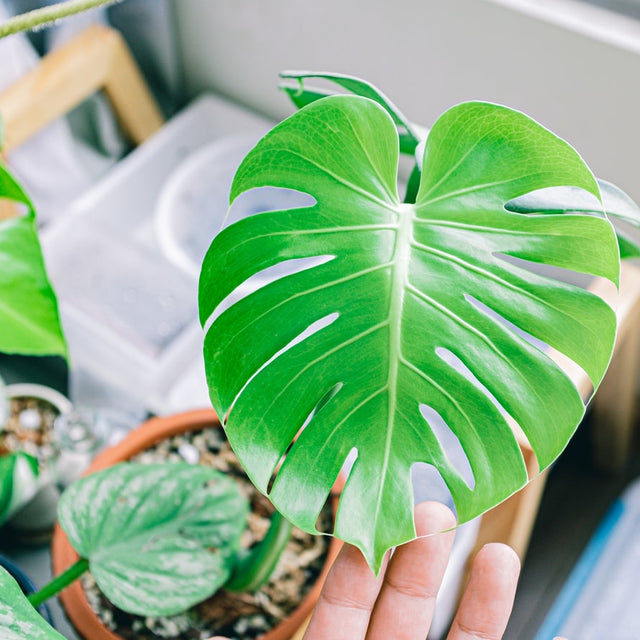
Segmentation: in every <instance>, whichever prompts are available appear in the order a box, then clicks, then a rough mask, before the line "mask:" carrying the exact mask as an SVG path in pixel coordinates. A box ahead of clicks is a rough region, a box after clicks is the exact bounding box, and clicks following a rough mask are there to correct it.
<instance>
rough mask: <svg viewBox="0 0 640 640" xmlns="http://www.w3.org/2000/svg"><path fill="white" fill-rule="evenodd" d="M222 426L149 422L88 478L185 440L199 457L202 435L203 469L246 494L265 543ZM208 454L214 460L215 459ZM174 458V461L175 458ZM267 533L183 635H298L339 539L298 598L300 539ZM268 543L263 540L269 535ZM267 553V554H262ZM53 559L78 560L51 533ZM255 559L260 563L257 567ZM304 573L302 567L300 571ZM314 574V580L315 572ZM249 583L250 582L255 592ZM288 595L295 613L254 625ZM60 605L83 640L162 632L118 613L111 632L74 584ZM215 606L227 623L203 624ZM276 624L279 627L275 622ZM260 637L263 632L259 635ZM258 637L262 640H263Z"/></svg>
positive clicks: (196, 416) (201, 419) (187, 417)
mask: <svg viewBox="0 0 640 640" xmlns="http://www.w3.org/2000/svg"><path fill="white" fill-rule="evenodd" d="M219 427H220V423H219V421H218V418H217V416H216V415H215V412H214V411H213V410H211V409H203V410H195V411H189V412H186V413H184V414H177V415H173V416H167V417H157V418H152V419H151V420H149V421H148V422H147V423H145V424H144V425H142V426H141V427H139V428H137V429H136V430H134V431H133V432H132V433H131V434H130V436H128V437H127V438H126V439H125V440H124V441H122V442H121V443H119V444H118V445H116V446H115V447H111V448H110V449H107V450H105V451H104V452H103V453H101V454H100V455H99V456H98V457H97V458H96V459H95V460H94V462H93V463H92V465H91V466H90V468H89V470H88V472H89V473H91V472H95V471H100V470H102V469H104V468H107V467H109V466H111V465H113V464H117V463H119V462H122V461H123V460H129V459H140V460H144V461H145V462H149V461H152V460H153V459H154V456H153V455H152V456H150V455H149V451H150V450H152V449H153V448H154V447H155V446H157V445H160V446H161V448H162V449H163V450H164V451H165V452H166V451H167V450H168V449H169V448H170V449H171V450H174V451H179V450H180V449H181V448H182V447H183V446H184V442H185V440H186V441H188V442H190V443H193V445H196V444H197V446H198V448H200V449H201V450H203V436H204V434H205V433H206V434H207V435H206V439H207V440H208V441H209V443H210V445H211V444H212V443H216V444H215V445H214V447H213V449H209V450H207V449H206V447H205V448H204V451H205V453H204V454H203V455H202V460H201V462H202V463H203V464H207V465H211V464H213V465H215V467H216V468H217V469H218V470H219V471H223V472H224V473H226V474H228V475H229V477H233V478H234V480H235V481H237V482H238V483H239V486H240V487H241V490H242V493H243V495H244V496H245V497H248V498H249V499H250V502H251V509H252V511H253V514H252V519H251V523H250V527H251V528H252V529H253V530H254V531H258V532H260V533H259V536H262V535H263V534H262V532H261V530H262V527H264V526H265V525H266V523H267V522H268V519H267V518H268V515H267V514H266V513H265V511H264V510H265V507H266V504H265V500H264V499H262V498H261V497H259V494H257V492H255V491H253V490H252V488H251V487H250V483H249V482H248V480H247V479H245V478H244V477H243V474H241V468H240V467H239V466H238V465H237V461H236V460H235V457H234V456H232V455H231V452H230V450H228V445H226V444H223V446H222V449H220V450H217V443H221V442H224V438H222V432H221V430H220V429H219ZM203 430H204V431H203ZM217 432H219V434H220V435H216V434H217ZM194 434H196V435H195V437H193V435H194ZM198 441H199V442H198ZM211 454H213V457H212V455H211ZM172 455H175V453H174V454H172ZM276 517H278V516H276ZM283 525H284V526H283ZM270 533H271V538H272V540H271V541H270V542H269V544H262V545H261V546H260V547H257V548H255V550H254V553H253V554H252V559H244V560H242V562H241V565H242V566H241V567H240V571H238V572H236V579H234V580H233V581H232V582H231V583H227V584H226V585H225V587H224V588H225V592H224V593H223V594H219V595H218V596H216V597H214V598H213V599H211V600H210V601H208V602H207V603H206V604H204V605H203V606H199V607H198V609H197V611H193V612H192V614H190V617H191V616H193V617H191V621H192V622H191V627H190V629H189V630H187V629H186V628H182V630H181V631H180V633H185V634H188V633H195V632H196V629H197V630H198V632H200V633H205V632H207V630H208V634H207V635H211V634H212V633H213V634H214V635H215V633H216V632H218V633H219V632H220V631H221V630H222V631H223V632H224V633H223V635H229V636H232V635H236V633H239V634H240V637H255V634H256V631H257V629H258V628H259V627H263V628H267V629H269V628H270V629H271V630H270V631H269V632H268V633H267V635H266V638H269V639H271V638H273V639H274V640H275V639H276V638H287V637H289V636H290V635H291V634H292V633H293V632H294V631H295V629H296V628H297V627H298V626H299V625H300V624H301V622H302V621H303V620H304V619H305V618H306V616H307V615H308V614H309V613H310V611H311V609H312V607H313V605H314V603H315V600H316V599H317V597H318V594H319V591H320V587H321V584H322V582H323V580H324V576H325V575H326V573H327V572H328V569H329V566H330V564H331V562H332V559H333V557H335V555H336V553H337V551H338V548H339V544H338V541H337V540H336V539H332V540H331V542H330V546H329V548H328V553H327V556H326V560H325V561H324V562H323V565H322V567H323V568H322V571H321V572H320V574H319V577H318V578H317V579H314V580H313V581H312V583H311V584H310V585H308V586H307V587H306V588H304V587H303V588H304V589H305V592H304V593H300V591H299V589H300V586H299V585H297V584H296V583H294V582H291V577H290V575H291V574H292V573H295V572H296V571H293V567H292V566H291V564H290V563H292V562H293V561H294V555H298V554H299V553H300V547H299V545H300V544H301V537H300V533H299V532H298V533H295V532H294V535H293V537H294V540H292V541H291V542H289V541H288V539H289V537H290V536H291V534H292V532H291V528H290V527H289V526H288V525H287V524H286V523H282V521H279V524H276V526H274V527H271V529H270ZM254 535H255V533H254ZM274 538H276V540H275V542H276V544H275V545H274V544H273V542H274ZM265 539H268V536H267V537H266V538H265ZM244 542H245V544H247V543H248V542H249V541H248V540H246V539H245V540H244ZM326 545H329V543H328V542H327V543H326ZM314 546H317V544H314ZM322 546H325V545H322ZM282 547H285V556H286V557H285V558H283V560H284V563H282V562H280V563H279V568H278V571H277V572H276V574H275V576H274V577H273V578H272V579H269V581H268V584H267V586H266V588H263V589H260V591H259V592H258V593H257V596H256V599H255V605H256V606H254V605H253V602H254V601H253V599H252V597H251V596H250V594H251V593H252V592H253V591H255V587H256V586H257V585H258V584H259V582H260V581H261V580H265V579H267V578H269V574H270V573H271V571H272V569H273V562H274V561H275V560H276V558H277V556H278V554H279V552H280V549H281V548H282ZM274 549H275V550H276V552H275V553H273V551H274ZM265 551H266V552H267V553H265ZM310 551H311V549H306V550H303V551H302V555H304V556H307V560H302V564H301V567H302V568H303V569H302V570H303V573H305V574H310V573H312V571H311V569H312V567H311V566H310V565H309V564H308V562H309V559H308V556H309V554H310ZM314 555H315V554H314ZM52 556H53V557H52V559H53V568H54V571H55V572H56V573H61V572H62V571H63V570H64V569H66V568H68V567H69V566H72V565H73V564H74V563H76V562H77V560H78V554H77V553H76V552H75V551H74V548H73V547H72V546H71V544H70V543H69V540H68V539H67V538H66V536H65V535H64V534H63V532H62V530H61V529H60V528H58V529H57V530H56V532H55V535H54V540H53V553H52ZM256 559H257V560H258V562H255V560H256ZM318 559H320V556H318ZM296 561H297V558H296ZM251 564H253V569H252V568H251V567H250V566H249V565H251ZM314 564H317V562H314ZM305 566H306V568H304V567H305ZM318 568H319V567H318ZM313 573H315V570H314V571H313ZM281 582H283V583H284V584H287V583H288V587H286V589H285V591H284V593H283V594H279V593H275V590H276V589H277V590H278V591H280V590H281V587H280V586H279V583H281ZM251 583H253V585H252V584H251ZM292 588H293V589H294V592H295V596H296V597H295V599H294V600H297V601H298V604H295V609H293V610H292V612H291V613H289V614H287V615H286V617H283V618H277V619H276V618H273V616H272V614H271V613H270V614H269V618H270V619H269V626H266V627H265V624H266V623H267V620H264V621H262V622H258V621H254V619H255V618H256V616H258V617H262V616H264V614H265V612H272V611H273V609H275V608H281V605H280V604H279V603H278V601H277V600H275V599H274V598H275V597H276V596H280V597H283V596H284V594H286V592H287V591H291V590H292ZM230 589H231V590H230ZM90 591H91V590H90ZM266 599H270V601H271V604H270V605H268V606H266V605H265V600H266ZM61 600H62V603H63V605H64V607H65V609H66V612H67V615H68V616H69V619H70V620H71V621H72V623H73V624H74V626H75V627H76V629H77V630H78V631H79V632H80V633H81V634H82V635H83V636H84V637H90V638H92V640H93V639H95V640H114V639H116V638H120V637H121V636H120V633H124V632H125V631H126V629H127V626H128V625H130V624H132V625H138V624H139V625H141V626H140V629H139V630H138V633H139V634H140V635H142V633H143V632H144V633H149V631H148V630H147V625H149V626H150V627H154V626H155V627H162V626H163V625H161V624H158V623H157V622H155V621H150V622H147V621H143V620H137V619H135V618H130V617H129V616H123V615H121V614H120V613H118V614H117V619H118V622H117V624H116V625H107V624H106V623H105V622H104V620H105V618H106V617H108V613H109V612H108V611H107V616H105V613H104V608H103V612H102V613H100V614H98V609H97V608H96V602H95V596H93V595H92V594H91V593H89V595H87V594H86V592H85V591H84V590H83V587H82V585H81V584H80V583H79V582H76V583H74V584H72V585H71V587H70V588H69V589H67V590H65V591H64V592H62V593H61ZM291 606H294V604H293V603H292V605H291ZM220 607H223V608H224V610H225V611H224V617H225V618H228V620H227V621H226V622H223V621H216V620H214V619H211V621H208V618H209V616H210V615H212V614H213V615H214V616H215V612H216V611H217V610H218V609H220ZM236 607H238V608H239V612H240V615H239V616H238V622H237V623H236V622H232V621H231V618H232V617H233V611H234V609H235V608H236ZM260 611H262V613H260ZM276 620H279V622H277V621H276ZM158 622H160V621H158ZM169 624H170V625H171V626H174V627H181V626H183V625H188V624H189V621H188V620H185V617H184V616H178V619H175V618H169V619H168V623H167V626H168V625H169ZM243 624H246V625H248V626H247V628H246V629H245V630H244V631H243V632H233V630H232V628H233V627H237V628H240V627H242V625H243ZM271 625H272V626H271ZM262 633H264V631H263V632H262ZM262 633H260V636H261V637H262ZM189 637H191V636H189Z"/></svg>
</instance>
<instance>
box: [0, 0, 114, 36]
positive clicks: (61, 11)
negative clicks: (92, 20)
mask: <svg viewBox="0 0 640 640" xmlns="http://www.w3.org/2000/svg"><path fill="white" fill-rule="evenodd" d="M114 2H120V0H64V1H63V2H58V3H57V4H54V5H51V6H48V7H42V8H41V9H34V10H33V11H27V12H26V13H20V14H18V15H17V16H14V17H13V18H9V19H8V20H5V21H4V22H3V23H2V24H0V38H4V37H6V36H10V35H12V34H14V33H19V32H21V31H28V30H29V29H38V28H41V27H45V26H47V25H50V24H52V23H54V22H56V21H57V20H60V19H62V18H67V17H68V16H72V15H74V14H76V13H80V12H82V11H87V10H88V9H95V8H97V7H100V6H102V5H107V4H113V3H114Z"/></svg>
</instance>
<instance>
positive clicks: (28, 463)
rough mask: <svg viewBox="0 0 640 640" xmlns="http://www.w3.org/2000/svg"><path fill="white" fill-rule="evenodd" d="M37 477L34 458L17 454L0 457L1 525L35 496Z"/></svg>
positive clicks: (20, 453) (36, 466) (36, 462)
mask: <svg viewBox="0 0 640 640" xmlns="http://www.w3.org/2000/svg"><path fill="white" fill-rule="evenodd" d="M37 477H38V461H37V460H36V459H35V458H34V457H33V456H30V455H28V454H26V453H22V452H16V453H8V454H6V455H4V456H1V457H0V524H2V523H3V522H4V521H5V520H6V519H7V518H8V517H9V516H10V515H11V514H12V513H13V512H14V511H15V510H16V509H18V508H19V507H20V506H21V505H22V504H24V503H25V502H26V501H28V500H29V499H30V498H31V497H32V496H33V495H34V493H35V491H36V488H37Z"/></svg>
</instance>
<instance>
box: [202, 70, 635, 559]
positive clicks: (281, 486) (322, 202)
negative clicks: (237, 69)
mask: <svg viewBox="0 0 640 640" xmlns="http://www.w3.org/2000/svg"><path fill="white" fill-rule="evenodd" d="M314 75H315V76H320V77H323V78H328V79H330V80H333V81H334V82H337V83H338V84H339V85H340V86H341V87H343V88H346V89H347V90H350V91H353V92H355V93H358V94H361V95H329V96H327V95H323V94H322V93H321V92H317V91H315V90H306V89H305V88H304V87H302V88H300V87H299V86H298V87H295V88H293V89H289V93H290V95H291V96H292V97H293V98H294V100H295V101H296V102H297V104H298V105H299V106H302V107H303V108H302V109H301V110H300V111H298V112H297V113H296V114H294V115H293V116H291V117H290V118H288V119H287V120H285V121H284V122H282V123H280V124H279V125H277V126H276V127H275V128H274V129H273V130H272V131H271V132H270V133H269V134H267V135H266V136H265V137H264V138H263V139H262V140H261V141H260V142H259V143H258V145H257V146H256V147H255V148H254V149H253V150H252V151H251V152H250V153H249V154H248V156H247V157H246V158H245V160H244V161H243V163H242V164H241V166H240V168H239V169H238V172H237V173H236V176H235V179H234V182H233V185H232V188H231V195H230V202H231V203H233V201H234V200H235V199H236V198H237V197H239V196H240V195H241V194H242V193H244V192H246V191H248V190H250V189H253V188H257V187H262V186H272V187H281V188H288V189H295V190H298V191H302V192H304V193H306V194H309V195H311V196H312V197H313V198H314V199H315V204H314V205H313V206H310V207H307V208H303V209H294V210H288V211H276V212H265V213H262V214H259V215H257V216H254V217H251V218H247V219H244V220H241V221H239V222H237V223H236V224H234V225H231V226H229V227H228V228H226V229H224V230H223V231H222V232H221V233H220V234H219V235H218V236H217V237H216V238H215V239H214V241H213V243H212V245H211V248H210V250H209V252H208V254H207V256H206V258H205V260H204V263H203V267H202V273H201V278H200V293H199V296H200V315H201V322H202V324H203V326H204V327H205V329H206V331H207V336H206V341H205V361H206V366H207V377H208V382H209V386H210V392H211V399H212V403H213V405H214V408H215V409H216V411H217V412H218V414H219V415H221V416H225V429H226V431H227V434H228V437H229V439H230V441H231V444H232V446H233V447H234V450H235V451H236V452H237V454H238V457H239V458H240V460H241V462H242V464H243V465H244V467H245V468H246V470H247V473H248V474H249V476H250V477H251V479H252V480H253V481H254V483H255V484H256V485H257V486H258V487H259V488H260V490H261V491H263V492H265V493H266V494H268V495H269V498H270V499H271V500H272V502H273V503H274V504H275V505H276V507H277V508H278V509H279V510H280V511H282V513H284V514H285V515H286V516H287V517H288V518H289V519H290V520H291V521H292V522H294V523H295V524H296V525H297V526H299V527H301V528H302V529H305V530H308V531H313V530H314V523H315V519H316V517H317V514H318V512H319V510H320V508H321V507H322V505H323V504H324V501H325V500H326V497H327V495H328V493H329V490H330V487H331V485H332V483H333V480H334V479H335V477H336V475H337V473H338V471H339V470H340V469H341V467H342V466H343V464H344V462H345V460H346V459H347V457H348V455H349V454H350V453H351V452H354V451H355V452H356V455H357V458H356V461H355V463H354V465H353V467H352V469H351V472H350V474H349V477H348V480H347V483H346V486H345V489H344V492H343V494H342V497H341V501H340V508H339V511H338V517H337V521H336V527H335V534H336V535H337V536H338V537H340V538H341V539H343V540H345V541H347V542H350V543H352V544H354V545H356V546H358V547H359V548H360V549H361V550H362V552H363V553H364V555H365V557H366V558H367V561H368V562H369V564H370V566H371V567H372V568H373V569H374V570H375V571H377V570H378V569H379V567H380V563H381V561H382V558H383V555H384V553H385V552H386V551H387V550H388V549H389V548H391V547H393V546H394V545H397V544H402V543H404V542H406V541H408V540H411V539H412V538H413V537H414V536H415V530H414V526H413V517H412V502H413V501H412V488H411V483H410V469H411V466H412V465H413V464H414V463H418V462H423V463H427V464H431V465H433V466H434V467H436V468H437V470H438V471H439V472H440V474H441V475H442V477H443V479H444V482H445V483H446V485H447V486H448V488H449V490H450V491H451V494H452V498H453V501H454V503H455V507H456V510H457V515H458V520H459V522H464V521H466V520H468V519H471V518H473V517H475V516H477V515H479V514H480V513H482V512H484V511H485V510H487V509H489V508H491V507H492V506H494V505H495V504H497V503H499V502H500V501H502V500H504V499H506V498H507V497H508V496H509V495H511V494H512V493H514V492H515V491H517V490H518V489H519V488H521V487H522V486H523V485H524V484H525V483H526V482H527V475H526V471H525V467H524V464H523V461H522V456H521V453H520V450H519V448H518V446H517V442H516V438H515V436H514V433H513V430H512V421H515V422H516V423H517V424H518V425H519V427H520V428H521V429H522V431H523V432H524V434H525V435H526V437H527V439H528V441H529V444H530V445H531V446H532V448H533V450H534V451H535V453H536V456H537V459H538V463H539V467H540V470H543V469H545V468H546V467H548V466H549V465H550V464H551V462H552V461H553V460H554V459H555V458H556V457H557V456H558V455H559V454H560V453H561V451H562V450H563V448H564V446H565V445H566V443H567V441H568V439H569V438H570V436H571V435H572V433H573V432H574V430H575V428H576V427H577V425H578V424H579V422H580V420H581V418H582V416H583V415H584V411H585V406H584V403H583V401H582V399H581V398H580V395H579V394H578V392H577V390H576V389H575V387H574V386H573V384H572V383H571V381H570V379H569V377H568V376H567V375H566V373H565V372H564V371H562V370H561V369H560V368H559V367H558V365H556V364H555V363H553V362H552V361H551V359H549V358H548V357H547V356H545V354H544V349H545V348H546V347H552V348H554V349H556V350H558V351H560V352H561V353H564V354H565V355H566V356H568V358H569V359H571V360H572V361H573V362H574V363H576V364H577V365H579V366H580V367H581V368H583V369H584V370H585V371H586V373H587V374H588V376H589V378H590V379H591V381H592V383H593V386H594V388H596V389H597V387H598V384H599V382H600V380H601V379H602V376H603V374H604V372H605V370H606V367H607V364H608V361H609V358H610V354H611V349H612V346H613V341H614V336H615V314H614V313H613V310H612V309H611V308H610V307H609V306H608V305H607V304H606V303H605V302H604V301H603V300H602V299H600V298H599V297H597V296H594V295H592V294H590V293H589V292H587V291H585V290H584V289H583V288H582V287H581V286H578V285H575V284H569V283H568V282H565V281H563V280H559V279H558V278H557V276H558V273H560V274H569V275H573V274H576V273H577V274H583V275H584V274H586V275H588V276H597V277H603V278H606V279H608V280H609V281H611V282H612V283H613V284H617V280H618V270H619V247H618V243H620V246H621V247H622V249H623V250H624V254H625V255H629V254H631V253H634V252H635V254H636V255H637V248H636V247H635V246H634V244H633V242H632V241H629V240H627V239H626V237H625V236H623V235H622V234H621V236H620V239H619V240H618V241H617V240H616V232H615V230H614V228H613V226H612V224H611V222H610V220H609V218H608V216H607V215H606V214H605V213H604V211H603V210H602V200H601V194H600V188H599V185H598V182H597V181H596V179H595V178H594V177H593V175H592V174H591V172H590V171H589V169H588V168H587V167H586V165H585V164H584V162H583V161H582V159H581V158H580V156H579V155H578V153H577V152H576V151H575V150H574V149H572V148H571V147H570V146H569V145H568V144H567V143H566V142H564V141H563V140H561V139H559V138H558V137H556V136H555V135H553V134H552V133H551V132H549V131H548V130H546V129H545V128H543V127H542V126H541V125H539V124H537V123H536V122H534V121H533V120H531V119H530V118H528V117H527V116H525V115H523V114H522V113H519V112H516V111H513V110H510V109H508V108H506V107H502V106H499V105H494V104H489V103H479V102H472V103H464V104H460V105H457V106H455V107H453V108H452V109H450V110H449V111H447V112H446V113H445V114H444V115H443V116H441V117H440V119H439V120H438V121H437V122H436V123H435V124H434V125H433V128H432V129H431V131H430V132H429V134H428V136H427V137H426V140H425V141H423V140H421V139H420V137H419V134H418V133H417V131H416V129H415V127H413V126H412V125H411V123H409V122H408V121H407V120H406V119H405V118H404V117H403V116H402V114H400V113H399V112H398V111H397V109H396V108H395V107H394V106H393V105H392V104H391V103H390V102H389V101H388V100H387V99H386V98H385V97H384V96H383V95H382V94H380V93H379V92H378V91H377V90H375V89H374V88H373V87H371V85H368V84H366V83H363V82H362V81H359V80H357V79H354V78H347V77H345V76H335V75H329V74H309V73H291V74H285V76H286V77H292V78H294V79H296V80H298V81H299V82H300V83H302V82H303V80H304V79H305V78H306V77H308V76H314ZM422 142H424V145H423V146H422V145H421V144H420V143H422ZM399 150H403V151H407V152H410V153H414V152H416V151H418V150H419V151H418V154H419V155H418V158H417V162H416V167H415V168H414V170H413V173H412V176H411V178H410V179H409V185H408V189H407V196H406V198H405V201H404V202H403V201H402V200H401V199H400V198H399V196H398V195H397V186H396V184H397V167H398V152H399ZM603 186H604V188H605V189H606V192H607V196H608V197H610V199H611V203H612V205H611V206H608V207H607V208H608V211H607V213H609V214H612V213H615V212H616V211H615V209H616V207H618V206H619V211H617V212H618V213H619V214H620V216H621V217H628V218H629V220H630V221H631V222H632V223H633V224H636V225H637V221H638V216H637V208H636V207H634V205H633V204H632V203H629V202H627V199H625V197H624V194H621V193H620V192H619V191H618V190H617V189H615V188H614V187H610V186H609V185H606V184H603ZM626 205H628V206H626ZM287 261H291V262H289V264H290V266H291V270H290V272H289V274H288V275H287V276H286V277H281V278H279V279H276V278H274V279H273V281H272V282H270V283H269V284H268V285H267V286H264V287H263V288H261V289H258V290H257V291H255V292H253V293H251V294H250V295H248V296H246V297H244V298H242V299H240V300H237V301H235V302H234V304H233V305H232V306H230V307H228V308H226V302H228V299H230V298H231V296H232V294H233V293H234V290H235V289H236V288H237V287H238V286H239V285H241V284H242V283H243V282H245V281H247V280H249V279H250V278H251V277H252V276H254V275H256V274H257V273H260V272H263V271H266V270H267V269H269V268H271V267H273V266H274V265H276V264H282V263H286V262H287ZM538 266H544V267H547V268H548V269H549V270H550V271H551V273H549V271H547V272H546V273H545V272H539V270H537V269H536V268H535V267H538ZM219 307H220V309H222V310H220V309H219ZM585 345H588V348H585ZM443 423H444V430H445V431H446V432H447V433H448V435H449V436H451V435H452V434H453V436H454V438H455V439H456V440H457V441H458V442H459V444H460V445H461V447H462V449H463V450H464V453H465V455H466V462H467V467H468V468H467V469H466V470H465V469H463V468H461V467H462V466H463V465H461V466H460V467H458V468H456V466H455V465H453V464H452V463H451V460H450V458H449V455H448V453H447V452H446V451H445V447H444V446H443V444H442V440H443V438H442V437H441V435H439V432H440V434H441V433H442V431H443V427H442V425H443ZM436 426H437V428H436ZM438 430H439V432H438ZM294 440H295V441H294ZM256 443H260V445H259V446H256ZM276 469H277V475H276V479H275V481H274V482H273V483H272V484H271V481H270V478H271V476H272V475H273V473H274V472H275V471H276ZM469 470H470V472H471V473H469ZM465 471H466V473H465Z"/></svg>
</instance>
